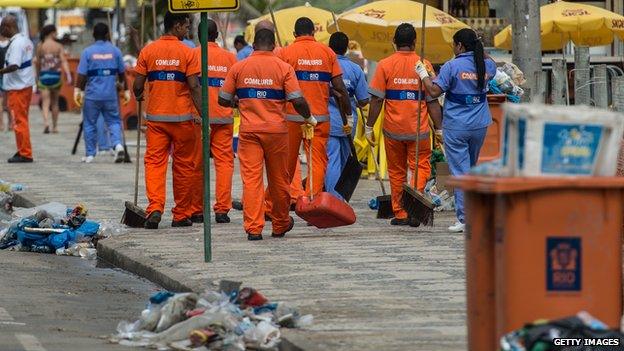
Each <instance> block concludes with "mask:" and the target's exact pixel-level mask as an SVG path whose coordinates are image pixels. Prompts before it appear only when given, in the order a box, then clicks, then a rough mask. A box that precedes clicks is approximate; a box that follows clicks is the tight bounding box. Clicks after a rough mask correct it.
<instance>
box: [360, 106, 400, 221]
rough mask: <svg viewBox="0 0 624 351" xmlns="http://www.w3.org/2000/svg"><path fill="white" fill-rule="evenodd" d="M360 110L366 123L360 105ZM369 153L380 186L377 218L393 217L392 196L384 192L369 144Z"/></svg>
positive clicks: (374, 156) (377, 164)
mask: <svg viewBox="0 0 624 351" xmlns="http://www.w3.org/2000/svg"><path fill="white" fill-rule="evenodd" d="M358 110H359V111H360V115H361V116H362V125H365V124H366V121H365V120H364V111H362V108H361V107H358ZM371 154H372V157H373V161H374V162H375V175H376V176H377V180H378V181H379V187H380V188H381V196H377V218H379V219H389V218H393V217H394V210H392V196H390V195H388V194H387V193H386V186H385V185H384V183H383V179H381V174H380V172H379V162H378V161H377V156H376V155H375V150H373V147H372V146H371Z"/></svg>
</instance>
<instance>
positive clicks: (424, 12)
mask: <svg viewBox="0 0 624 351" xmlns="http://www.w3.org/2000/svg"><path fill="white" fill-rule="evenodd" d="M426 17H427V3H425V2H423V10H422V26H421V33H420V59H421V60H424V59H425V21H426ZM422 94H423V86H422V81H421V80H420V79H419V83H418V109H417V110H418V115H417V116H416V121H417V122H416V157H415V158H414V161H415V162H416V165H415V167H414V188H415V189H416V191H418V161H419V160H418V154H420V114H421V113H422Z"/></svg>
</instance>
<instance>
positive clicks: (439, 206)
mask: <svg viewBox="0 0 624 351" xmlns="http://www.w3.org/2000/svg"><path fill="white" fill-rule="evenodd" d="M424 194H425V196H427V197H429V198H430V199H431V201H432V202H433V204H434V205H435V206H436V207H435V208H434V211H437V212H440V211H453V210H454V209H455V197H454V196H451V194H449V192H448V191H446V190H442V191H439V190H438V188H437V187H436V180H435V179H430V180H429V181H428V182H427V184H426V185H425V193H424Z"/></svg>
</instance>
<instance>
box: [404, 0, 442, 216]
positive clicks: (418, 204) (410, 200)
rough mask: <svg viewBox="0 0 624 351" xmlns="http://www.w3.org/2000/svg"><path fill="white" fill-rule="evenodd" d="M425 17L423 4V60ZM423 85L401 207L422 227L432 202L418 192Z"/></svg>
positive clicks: (431, 212)
mask: <svg viewBox="0 0 624 351" xmlns="http://www.w3.org/2000/svg"><path fill="white" fill-rule="evenodd" d="M426 15H427V4H426V3H425V2H423V10H422V27H421V28H422V30H421V38H420V56H421V57H420V58H421V60H423V59H424V57H425V55H424V53H425V23H426V22H425V21H426V17H427V16H426ZM423 93H424V91H423V85H422V82H420V83H419V84H418V108H417V113H418V115H417V116H416V120H417V127H416V157H415V161H416V165H415V167H414V177H413V179H414V186H411V185H410V184H407V183H406V184H403V196H402V197H401V198H402V201H401V202H402V205H403V208H404V209H405V211H406V212H407V214H408V217H409V218H410V221H415V222H416V223H418V224H422V225H428V226H432V225H433V209H434V207H435V206H434V204H433V202H432V201H431V200H430V199H428V198H427V197H425V196H424V195H423V194H422V193H421V192H420V191H418V168H419V166H418V154H419V153H420V114H421V112H422V103H421V102H422V98H423Z"/></svg>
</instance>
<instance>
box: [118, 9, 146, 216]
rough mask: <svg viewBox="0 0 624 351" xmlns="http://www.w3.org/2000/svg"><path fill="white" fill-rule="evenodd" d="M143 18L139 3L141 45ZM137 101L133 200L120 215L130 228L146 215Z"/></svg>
mask: <svg viewBox="0 0 624 351" xmlns="http://www.w3.org/2000/svg"><path fill="white" fill-rule="evenodd" d="M144 18H145V5H141V47H142V46H143V36H144V26H143V21H144ZM137 102H138V104H137V105H138V106H137V115H138V116H137V152H136V165H135V168H134V202H130V201H126V202H125V210H124V213H123V215H122V216H121V223H123V224H125V225H127V226H128V227H131V228H143V225H144V224H145V220H146V217H147V213H146V212H145V210H143V209H142V208H140V207H139V206H137V202H138V200H139V164H140V162H139V160H140V159H141V120H142V119H143V109H142V107H143V103H142V101H137Z"/></svg>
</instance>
